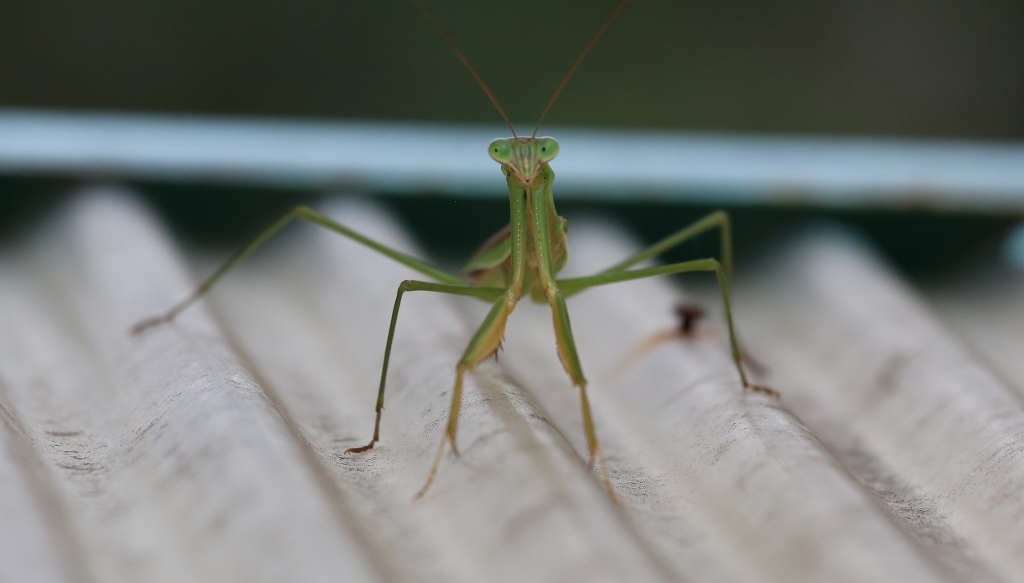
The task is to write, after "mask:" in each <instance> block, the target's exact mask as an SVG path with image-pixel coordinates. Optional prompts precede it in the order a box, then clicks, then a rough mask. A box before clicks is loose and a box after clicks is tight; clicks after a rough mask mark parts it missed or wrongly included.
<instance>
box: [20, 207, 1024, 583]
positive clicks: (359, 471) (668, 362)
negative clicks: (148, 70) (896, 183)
mask: <svg viewBox="0 0 1024 583" xmlns="http://www.w3.org/2000/svg"><path fill="white" fill-rule="evenodd" d="M323 210H324V211H325V212H327V213H328V214H330V215H331V216H333V217H335V218H337V219H338V220H340V221H343V222H344V223H345V224H347V225H350V226H352V227H354V228H356V229H357V230H359V231H361V232H363V233H365V234H367V235H370V236H373V237H375V238H378V239H380V240H382V241H385V242H388V243H390V244H393V245H395V246H397V247H399V248H402V249H404V250H406V251H408V252H410V253H413V254H419V252H418V250H417V248H416V247H415V245H414V244H413V242H412V241H410V240H409V238H408V237H407V236H406V235H405V234H404V232H403V231H402V229H401V227H400V226H399V225H397V224H396V223H394V222H393V220H392V219H390V218H389V216H388V215H387V214H386V213H384V212H383V211H382V210H381V209H380V208H379V207H377V206H374V205H372V204H370V203H367V202H365V201H359V200H356V199H349V198H339V199H337V200H334V201H332V202H330V203H329V204H327V205H325V206H324V207H323ZM570 238H571V240H570V243H571V246H572V250H573V253H572V257H571V259H570V264H569V267H568V268H567V271H568V272H571V273H572V274H583V273H589V272H592V271H595V270H597V269H599V268H601V267H604V266H606V265H609V264H612V263H614V262H615V261H616V260H618V259H619V258H621V257H622V256H625V255H626V254H628V253H630V252H631V251H633V250H635V248H636V244H635V243H634V242H633V241H631V240H630V239H629V238H628V237H626V236H625V235H623V234H622V233H621V232H620V231H618V230H616V228H615V226H614V225H609V224H605V223H602V222H598V221H587V220H579V221H574V222H573V224H572V229H571V231H570ZM216 260H217V258H215V257H202V256H197V257H192V258H191V265H190V266H188V267H186V262H185V260H183V258H182V255H181V254H180V253H179V252H178V251H177V250H176V249H175V247H174V244H173V242H172V241H171V240H170V238H169V237H168V236H167V235H166V234H165V233H164V231H163V229H162V227H161V225H160V224H159V222H158V221H157V220H155V219H154V217H153V216H152V215H151V214H150V213H149V212H148V211H147V210H146V209H145V207H143V206H142V205H141V204H140V203H139V202H138V201H137V200H136V199H134V198H132V197H131V196H130V194H129V193H127V192H126V191H123V190H117V189H110V188H104V189H95V188H94V189H89V190H87V191H85V192H81V193H80V195H79V196H78V197H76V198H75V199H74V200H73V201H72V202H71V203H70V204H68V205H67V206H66V208H64V209H63V210H62V212H60V213H59V214H58V215H57V216H54V217H51V218H50V219H49V220H48V221H47V223H46V224H45V225H43V227H41V228H40V229H39V230H38V231H37V232H36V233H34V234H33V235H32V236H30V237H27V238H26V239H24V240H22V241H21V242H19V243H17V244H15V245H14V246H12V247H11V248H9V249H6V250H5V251H4V252H3V254H2V256H0V274H2V276H0V526H2V528H0V581H27V580H32V581H36V580H38V581H137V580H146V581H236V580H237V581H319V580H331V581H409V582H419V581H424V582H426V581H552V582H555V581H559V582H561V581H566V582H574V581H627V580H628V581H701V582H705V581H716V582H739V581H755V582H757V581H763V582H775V581H779V582H781V581H849V582H860V581H864V582H867V581H871V582H875V581H921V582H930V581H962V580H971V581H1014V580H1020V579H1021V578H1022V577H1024V563H1022V561H1021V560H1020V557H1021V556H1024V547H1022V545H1024V531H1022V529H1021V526H1020V525H1021V524H1024V521H1022V520H1021V518H1022V513H1024V497H1022V495H1021V494H1020V492H1022V491H1024V489H1022V486H1024V484H1022V481H1024V445H1022V444H1024V407H1022V405H1021V398H1020V396H1019V394H1018V393H1016V392H1015V391H1014V390H1012V389H1008V388H1007V386H1005V384H1003V383H1002V382H1001V381H1000V380H999V378H998V377H997V376H996V375H994V374H992V372H991V371H990V370H989V368H987V367H986V365H985V364H984V363H983V362H982V361H980V360H979V359H978V358H976V357H974V356H972V353H971V352H969V351H968V350H967V349H965V348H964V347H963V346H962V345H961V344H960V341H959V340H958V339H957V338H956V337H955V336H954V335H953V333H951V332H950V331H948V330H947V329H946V328H945V327H944V326H943V325H942V324H941V323H940V322H939V320H938V319H937V318H936V317H935V316H934V315H933V314H932V313H931V311H930V309H929V308H928V306H927V305H926V304H925V303H924V301H923V300H922V299H921V298H920V297H919V296H918V295H916V293H915V292H914V291H913V290H912V289H911V288H910V287H909V286H908V285H907V284H906V283H904V282H902V281H901V280H900V279H899V277H898V276H896V275H895V274H893V273H892V272H891V271H889V270H888V268H886V267H885V266H884V264H882V263H881V262H880V261H879V260H878V259H877V258H876V257H875V256H874V255H873V254H872V252H871V251H870V250H869V249H867V248H865V247H864V246H863V245H861V244H860V243H858V242H857V241H856V240H853V239H851V238H849V237H844V236H841V235H836V234H835V233H834V232H822V233H817V234H811V235H808V236H807V237H806V238H804V239H802V240H800V241H797V242H794V243H793V244H791V245H789V246H788V247H785V248H783V249H780V250H778V252H777V253H775V254H774V255H773V256H770V257H769V258H767V259H766V260H765V261H764V262H763V263H762V264H761V265H760V266H759V267H758V269H755V270H749V272H748V273H746V274H745V275H743V276H741V277H740V278H739V279H738V281H737V284H736V288H737V289H736V292H737V293H736V296H737V301H736V304H737V306H738V319H737V322H738V323H739V326H740V332H741V335H742V339H743V340H744V342H745V343H746V344H747V348H748V349H749V350H750V352H751V354H752V355H754V356H755V357H756V358H757V360H759V361H763V362H764V363H765V364H766V365H767V366H768V369H769V373H768V376H767V377H766V378H765V379H763V380H765V381H766V382H768V383H769V384H770V385H771V386H772V387H773V388H775V389H777V390H779V391H780V392H782V394H783V397H782V399H781V400H776V399H773V398H771V397H769V396H766V395H764V394H761V393H753V392H749V391H744V390H743V389H742V387H741V386H740V384H739V381H738V377H737V375H736V371H735V369H734V368H733V366H732V364H731V361H730V359H729V356H728V353H727V351H726V349H725V346H724V343H723V340H724V338H723V336H722V334H721V325H720V324H719V323H718V322H717V318H718V316H714V317H711V319H709V320H707V321H705V322H703V323H702V325H701V330H702V333H701V334H699V335H695V336H694V337H692V338H689V339H675V340H671V341H668V342H664V343H662V344H661V345H659V346H658V347H656V348H655V349H653V350H651V351H648V352H647V353H645V354H643V355H642V356H641V357H639V358H636V359H634V360H633V361H632V362H630V363H629V364H628V365H627V366H625V367H620V366H618V363H620V361H621V359H622V358H623V355H625V354H627V353H628V352H629V351H630V350H631V349H632V348H634V347H636V346H637V345H638V344H640V343H642V342H643V341H644V339H646V338H650V337H651V336H652V335H654V334H658V333H660V332H662V331H664V330H665V329H666V328H670V327H672V326H673V325H674V324H675V322H674V317H673V314H672V308H673V306H674V304H675V303H676V302H678V301H681V300H683V301H691V302H692V301H697V300H700V301H701V302H702V303H703V304H704V305H705V307H707V308H709V309H710V311H711V312H712V313H713V314H715V313H720V312H717V310H718V309H719V308H718V306H719V303H718V302H719V300H718V299H716V298H715V296H714V295H713V294H710V295H707V299H702V298H704V297H705V295H704V294H703V293H698V294H696V295H687V294H684V293H683V292H682V291H681V290H680V289H679V288H678V287H676V286H675V283H674V282H669V281H666V280H659V281H642V282H632V283H628V284H620V285H616V286H609V287H607V288H600V289H595V290H590V291H587V292H584V293H583V294H581V295H579V296H578V297H575V298H573V299H571V300H570V302H569V309H570V314H571V317H572V325H573V329H574V332H575V335H576V339H577V342H578V346H579V350H580V357H581V362H582V365H583V367H584V370H585V372H586V373H587V375H588V378H589V380H590V385H589V389H590V392H591V398H592V403H593V406H594V410H595V414H596V418H597V419H596V421H597V429H598V434H599V437H600V438H601V440H602V444H603V446H604V448H605V452H606V454H607V456H608V462H609V466H610V468H611V472H612V480H613V482H614V484H615V486H616V490H617V492H618V493H619V495H620V498H621V502H622V504H621V506H617V505H615V504H614V503H612V501H611V500H610V499H609V498H608V497H607V496H606V495H605V494H604V492H603V489H602V486H601V484H600V479H599V476H598V475H597V473H596V472H594V471H589V470H588V468H587V467H586V463H585V461H583V459H582V458H581V452H585V450H586V448H585V444H584V441H583V433H582V427H581V419H580V413H579V402H578V395H577V393H576V390H575V389H574V388H573V387H572V386H571V384H570V382H569V380H568V378H567V376H566V375H565V373H564V371H562V370H561V366H560V364H559V363H558V360H557V357H556V355H555V351H554V337H553V334H552V331H551V316H550V312H549V311H548V309H547V308H546V306H537V305H533V304H530V303H529V302H528V301H526V302H524V303H523V304H521V305H520V307H519V308H517V310H516V312H515V314H513V317H512V318H511V320H510V326H509V329H508V332H507V335H506V342H505V345H504V349H503V351H502V352H500V353H499V357H498V358H497V359H496V360H489V361H487V362H485V363H483V364H481V365H480V366H479V367H478V368H477V369H476V370H475V371H474V372H473V373H471V374H470V375H469V376H468V377H467V388H466V394H465V398H464V406H463V413H462V417H461V423H460V433H459V444H460V449H461V452H462V456H461V458H458V459H456V458H455V457H454V456H452V455H450V454H449V455H446V457H445V459H444V461H443V463H442V465H441V470H440V473H439V474H438V479H437V482H436V483H435V484H434V486H433V488H432V489H431V490H430V491H429V492H428V494H427V495H426V496H425V497H424V498H423V499H422V500H420V501H418V502H413V501H412V497H413V495H414V494H415V492H416V491H417V490H418V489H419V487H420V486H421V485H422V483H423V480H424V479H425V478H426V474H427V470H428V468H429V466H430V462H431V460H432V458H433V454H434V452H435V451H436V447H437V445H438V443H439V440H440V436H441V433H442V431H443V423H444V421H445V418H446V414H447V409H448V403H449V400H450V391H451V385H452V381H453V377H454V364H455V362H456V361H457V359H458V357H459V355H460V354H461V352H462V350H463V349H464V347H465V344H466V342H467V341H468V339H469V336H470V334H471V332H472V330H473V329H474V327H475V326H476V325H478V323H479V321H480V318H481V316H482V309H484V308H485V307H486V306H483V304H480V303H479V302H476V301H475V300H470V299H458V298H450V297H447V296H440V295H436V294H431V293H422V292H417V293H413V294H409V295H408V296H407V297H406V299H405V301H404V302H403V310H402V313H401V315H400V318H399V324H398V332H397V335H396V340H395V348H394V355H393V358H392V369H391V373H390V375H389V379H388V394H387V402H386V410H385V415H384V424H383V431H382V440H381V442H380V443H379V444H378V446H377V447H376V448H375V449H374V450H372V451H371V452H368V453H366V454H361V455H350V454H346V453H344V452H345V449H346V448H348V447H351V446H354V445H361V444H363V443H365V442H366V441H367V440H368V439H369V437H370V435H371V433H372V427H373V406H374V400H375V397H376V387H377V380H378V375H379V370H380V368H379V367H380V360H381V357H382V353H383V347H384V341H385V338H386V334H387V324H388V320H389V317H390V314H391V306H392V304H393V302H394V296H395V292H396V290H397V287H398V284H399V283H400V282H401V281H402V280H403V279H406V278H409V277H411V276H412V275H413V274H411V273H410V272H409V271H408V270H407V269H405V268H404V267H401V266H398V265H395V264H393V263H391V262H390V261H388V260H386V259H384V258H382V257H380V256H378V255H376V254H374V253H372V252H370V251H367V250H365V249H363V248H361V247H358V246H357V245H355V244H352V243H351V242H349V241H347V240H344V239H341V238H339V237H337V236H336V235H333V234H331V233H328V232H325V231H319V230H317V229H315V228H313V227H310V226H308V225H307V226H301V227H294V228H291V229H289V230H288V231H287V232H286V234H284V235H282V237H281V240H279V241H277V242H276V243H275V244H273V245H271V246H269V247H268V248H267V249H266V250H265V251H263V252H261V253H260V254H258V255H256V256H255V257H253V258H252V260H250V261H248V262H247V263H245V264H244V265H243V266H242V267H241V268H239V269H238V271H237V272H235V273H233V274H232V275H231V276H229V277H228V278H227V279H226V280H225V281H224V282H223V285H222V286H220V287H219V288H218V289H217V290H216V291H215V292H214V294H212V296H211V298H210V301H207V302H202V303H201V304H200V305H199V306H197V307H195V308H193V309H190V310H189V311H187V312H185V313H184V314H183V315H182V316H181V318H179V320H177V321H176V322H174V323H173V324H171V325H167V326H163V327H160V328H156V329H153V330H150V331H147V332H146V333H145V334H143V335H142V336H141V337H138V338H133V337H130V336H128V334H127V329H128V328H129V326H130V325H131V324H132V323H134V322H135V321H137V320H138V319H140V318H142V317H145V316H149V315H152V314H154V313H156V312H158V311H160V310H161V309H163V308H166V307H167V306H169V305H170V304H172V303H173V302H174V301H176V300H178V299H180V298H181V297H183V296H184V295H185V294H187V293H188V291H189V289H190V288H191V285H192V283H190V282H191V281H194V280H195V279H197V276H200V275H202V274H205V273H208V272H209V270H210V268H211V266H213V265H215V263H216ZM189 272H192V273H194V274H196V276H193V277H190V276H189V275H188V273H189ZM687 281H691V280H687ZM692 281H694V282H701V283H700V284H699V285H698V286H697V288H698V289H703V287H702V286H703V285H704V284H707V283H709V282H710V281H711V278H710V276H702V275H694V276H692ZM949 301H953V300H949ZM1005 305H1006V306H1008V307H1007V310H1008V311H1012V310H1013V309H1016V308H1015V307H1014V304H1012V303H1010V302H1007V303H1006V304H1005ZM943 313H944V314H948V313H951V312H950V311H949V310H946V309H945V308H944V311H943ZM1022 349H1024V348H1022ZM12 533H17V534H12Z"/></svg>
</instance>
